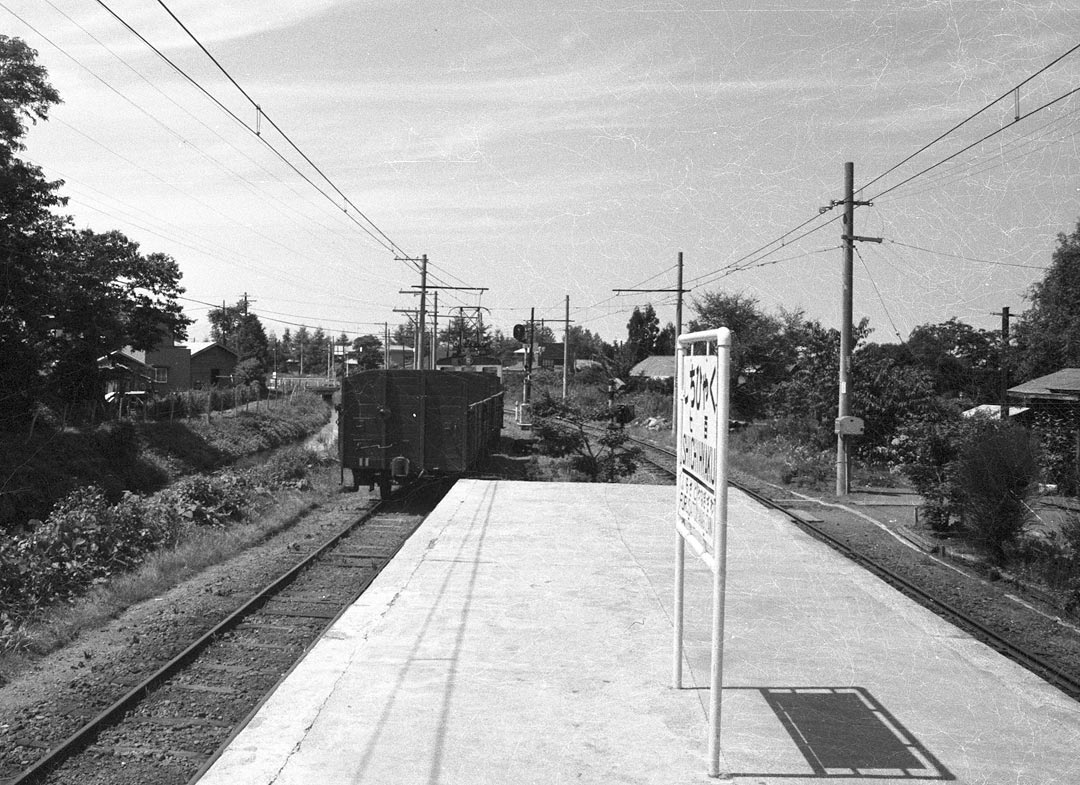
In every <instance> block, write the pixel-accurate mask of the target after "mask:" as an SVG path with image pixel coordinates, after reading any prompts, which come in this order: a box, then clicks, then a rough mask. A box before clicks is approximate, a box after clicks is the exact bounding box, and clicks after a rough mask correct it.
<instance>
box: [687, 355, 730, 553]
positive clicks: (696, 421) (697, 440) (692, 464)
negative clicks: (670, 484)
mask: <svg viewBox="0 0 1080 785" xmlns="http://www.w3.org/2000/svg"><path fill="white" fill-rule="evenodd" d="M718 365H719V364H718V358H717V356H716V354H707V355H699V356H694V355H686V356H684V357H683V358H682V364H681V367H680V369H679V431H678V433H679V449H678V477H677V486H678V498H679V503H678V525H679V529H680V531H681V533H682V534H683V536H684V537H686V538H687V540H688V541H689V542H690V544H691V547H692V548H693V549H694V551H695V552H697V554H698V556H702V557H703V558H705V561H706V562H707V563H708V564H709V566H710V567H713V566H714V562H715V560H714V559H713V558H712V540H713V527H714V526H715V524H716V514H717V497H718V495H719V493H718V491H719V482H718V470H719V465H720V452H719V450H720V440H719V436H720V404H719V395H720V387H721V384H720V374H719V368H718Z"/></svg>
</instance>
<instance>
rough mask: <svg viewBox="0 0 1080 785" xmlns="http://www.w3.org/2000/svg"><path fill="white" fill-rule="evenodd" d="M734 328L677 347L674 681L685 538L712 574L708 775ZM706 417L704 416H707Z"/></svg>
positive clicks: (718, 655) (715, 711) (678, 673)
mask: <svg viewBox="0 0 1080 785" xmlns="http://www.w3.org/2000/svg"><path fill="white" fill-rule="evenodd" d="M730 365H731V331H730V330H728V329H727V328H726V327H721V328H719V329H716V330H705V331H702V332H696V333H687V334H684V335H680V336H679V338H678V341H676V350H675V400H676V404H677V405H676V412H677V414H676V418H675V422H676V445H677V447H676V450H677V458H676V493H675V613H674V616H675V630H674V639H673V652H672V653H673V661H672V682H673V686H674V687H675V689H682V661H683V597H684V585H685V569H686V544H687V543H690V547H691V549H692V550H693V551H694V553H695V554H696V555H697V556H698V557H699V558H701V560H702V561H704V562H705V564H707V565H708V566H709V570H710V572H711V573H712V576H713V598H712V666H711V668H710V674H709V676H710V678H709V749H708V766H709V776H710V777H724V778H727V777H728V775H726V774H725V773H723V772H721V770H720V701H721V693H722V690H723V673H724V604H725V599H726V583H727V487H728V420H729V418H730V399H731V390H730V381H729V380H730V374H729V368H730ZM706 418H707V419H706Z"/></svg>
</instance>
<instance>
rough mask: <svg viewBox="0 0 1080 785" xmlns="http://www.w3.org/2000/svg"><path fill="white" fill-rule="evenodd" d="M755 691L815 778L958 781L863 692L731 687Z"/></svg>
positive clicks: (743, 774) (767, 774)
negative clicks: (772, 713) (776, 719)
mask: <svg viewBox="0 0 1080 785" xmlns="http://www.w3.org/2000/svg"><path fill="white" fill-rule="evenodd" d="M724 689H725V691H727V690H732V689H735V690H754V691H757V692H758V693H759V694H760V695H761V697H762V698H764V700H765V702H766V704H768V706H769V708H771V709H772V710H773V712H774V713H775V714H776V716H777V718H778V719H779V720H780V722H781V724H782V725H783V726H784V729H785V730H786V731H787V732H788V735H790V736H791V739H792V741H794V743H795V745H796V746H797V747H798V749H799V751H800V752H801V753H802V755H803V757H804V758H806V762H807V764H809V766H810V768H811V769H812V770H813V774H812V775H810V776H813V777H821V778H828V779H889V780H898V779H910V780H940V781H951V780H955V779H956V777H955V775H953V774H952V772H950V771H949V770H948V769H947V768H945V766H944V765H942V763H941V761H939V760H938V759H937V758H936V757H934V755H933V754H932V753H931V752H930V751H929V750H928V749H926V748H925V747H924V746H923V745H922V744H921V743H920V742H919V740H918V739H916V738H915V737H914V736H913V735H912V734H911V733H910V732H909V731H908V730H907V729H906V728H905V727H904V726H903V725H902V724H901V723H900V721H899V720H897V719H896V718H895V717H894V716H892V714H890V713H889V712H888V710H887V709H886V708H885V707H884V706H882V705H881V704H880V703H879V702H878V701H877V700H875V699H874V697H873V696H872V695H871V694H870V693H869V692H868V691H867V690H866V689H864V688H862V687H725V688H724ZM732 774H733V776H735V777H793V778H794V777H806V776H807V774H806V772H805V771H803V772H790V773H784V772H773V771H770V772H733V773H732Z"/></svg>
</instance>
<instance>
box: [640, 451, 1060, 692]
mask: <svg viewBox="0 0 1080 785" xmlns="http://www.w3.org/2000/svg"><path fill="white" fill-rule="evenodd" d="M628 441H630V442H632V443H634V444H635V445H636V446H638V447H640V448H641V449H642V450H643V455H642V457H643V458H644V459H645V460H646V461H647V462H648V463H649V464H650V465H651V467H653V469H654V470H657V471H662V472H664V473H666V474H667V475H668V476H670V477H671V478H673V479H674V477H675V459H676V455H675V452H674V451H673V450H669V449H667V448H665V447H661V446H658V445H656V444H653V443H651V442H648V441H646V440H643V439H637V438H634V437H629V438H628ZM650 454H651V455H650ZM652 456H658V457H652ZM728 482H729V484H730V485H731V486H732V487H734V488H737V489H738V490H740V491H742V492H743V493H745V494H747V495H749V496H751V497H752V498H754V499H755V500H757V501H758V502H760V503H761V504H763V505H765V506H766V507H769V508H771V509H774V510H777V511H779V512H782V513H783V514H785V515H787V516H788V517H789V518H790V519H791V520H792V522H793V523H794V524H795V525H796V526H799V527H800V528H802V529H803V530H805V531H808V532H810V533H811V534H812V535H813V536H814V537H816V538H818V539H820V540H822V541H823V542H826V543H827V544H829V545H830V546H831V547H833V548H835V549H836V550H838V551H840V552H841V553H843V554H844V555H845V556H846V557H847V558H849V559H850V560H852V561H854V562H856V563H857V564H860V565H861V566H863V567H864V568H865V569H867V570H869V571H870V572H872V573H874V574H875V575H877V576H878V577H880V578H881V579H883V580H884V581H886V582H887V583H889V584H890V585H892V586H893V587H895V588H896V589H898V590H899V591H901V592H903V593H904V594H906V595H907V596H909V597H912V598H913V599H915V600H916V601H918V602H919V603H920V604H921V605H923V606H924V607H927V608H929V609H931V610H933V611H934V612H935V613H937V614H938V615H940V616H943V617H944V618H947V619H949V620H950V621H952V622H953V623H954V624H956V625H957V626H959V627H961V628H962V629H964V630H966V631H967V632H969V633H971V634H972V635H973V636H974V637H976V638H978V639H979V640H981V641H983V642H984V643H986V644H987V645H989V646H990V647H991V648H993V649H994V650H996V651H998V652H1000V653H1002V654H1004V655H1005V656H1007V657H1009V658H1010V659H1012V660H1013V661H1015V662H1017V663H1019V664H1021V665H1023V666H1024V667H1025V668H1027V669H1028V670H1030V671H1032V672H1033V673H1036V674H1038V675H1039V676H1040V677H1042V678H1043V679H1045V680H1046V681H1047V682H1049V683H1050V684H1053V685H1054V686H1055V687H1057V688H1058V689H1060V690H1061V691H1062V692H1064V693H1065V694H1067V695H1069V696H1071V697H1073V698H1075V699H1077V700H1080V677H1078V676H1077V675H1076V673H1075V672H1069V671H1068V670H1066V669H1065V668H1062V667H1059V666H1058V665H1056V664H1055V663H1053V662H1051V661H1049V660H1048V659H1047V658H1045V657H1042V656H1040V655H1039V654H1038V653H1037V652H1034V651H1032V650H1031V649H1030V648H1029V647H1028V646H1025V645H1022V644H1018V643H1016V642H1015V641H1013V640H1011V639H1010V638H1009V637H1007V636H1006V635H1004V634H1002V633H999V632H998V631H996V630H994V629H992V628H991V627H990V626H988V625H987V624H984V623H983V622H981V621H980V620H978V619H976V618H975V617H974V616H973V615H972V614H970V613H966V612H964V611H963V610H961V609H959V608H957V607H956V606H955V605H954V604H953V603H950V602H948V601H946V600H944V599H942V598H941V597H939V596H937V595H936V594H934V593H932V592H928V591H926V590H924V589H923V588H922V587H921V586H919V585H918V584H917V583H916V582H913V581H911V580H908V579H907V578H905V577H904V576H903V575H900V574H899V573H898V572H896V571H895V570H892V569H890V568H888V567H887V566H885V565H884V564H881V563H879V562H878V561H877V560H875V559H873V558H870V557H869V556H867V555H866V554H865V553H862V552H861V551H860V550H859V549H858V548H855V547H852V546H851V545H850V544H848V543H847V542H845V541H844V540H843V539H841V538H839V537H835V536H833V535H832V534H831V533H830V532H828V531H826V530H825V529H824V528H822V527H821V526H817V525H815V524H814V523H813V522H812V521H808V520H806V519H805V517H803V516H800V515H798V514H796V513H795V512H793V511H792V510H791V509H789V508H787V507H784V506H783V505H781V504H778V503H776V502H775V501H773V500H772V499H770V498H769V497H768V496H766V495H765V494H764V493H763V492H762V491H761V490H760V489H759V488H753V487H751V486H750V485H748V484H747V483H745V482H740V481H737V480H732V479H730V478H729V481H728ZM973 580H977V579H975V578H973Z"/></svg>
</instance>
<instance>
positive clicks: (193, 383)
mask: <svg viewBox="0 0 1080 785" xmlns="http://www.w3.org/2000/svg"><path fill="white" fill-rule="evenodd" d="M238 359H239V358H238V357H237V355H236V352H234V351H233V350H232V349H229V348H226V347H225V346H223V345H221V344H220V343H216V342H214V341H202V342H199V341H190V342H188V343H186V344H177V343H176V341H175V339H174V338H173V336H172V333H171V332H166V333H164V334H163V335H162V338H161V341H160V342H159V343H158V345H157V346H155V347H154V348H153V349H151V350H149V351H141V350H138V349H132V348H131V347H130V346H128V347H125V348H123V349H120V350H117V351H115V352H111V353H110V354H108V355H106V356H105V357H102V358H101V359H100V360H99V365H100V367H101V368H102V369H103V370H105V371H106V372H107V376H108V377H109V378H108V379H107V385H108V390H109V392H131V391H133V390H150V391H152V392H154V393H156V394H159V395H160V394H163V393H170V392H179V391H183V390H190V389H192V388H209V387H213V386H215V385H217V386H221V385H229V384H232V375H233V371H234V370H235V368H236V363H237V361H238Z"/></svg>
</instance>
